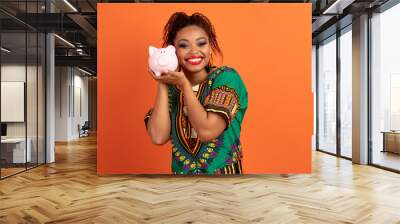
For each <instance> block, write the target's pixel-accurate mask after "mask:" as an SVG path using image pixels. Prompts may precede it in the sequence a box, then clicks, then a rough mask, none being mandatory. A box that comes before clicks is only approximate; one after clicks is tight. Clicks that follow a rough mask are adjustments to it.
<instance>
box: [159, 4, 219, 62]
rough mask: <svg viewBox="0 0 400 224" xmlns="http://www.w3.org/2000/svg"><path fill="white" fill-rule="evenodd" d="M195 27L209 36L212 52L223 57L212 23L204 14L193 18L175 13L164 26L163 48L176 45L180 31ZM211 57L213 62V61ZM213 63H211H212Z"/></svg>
mask: <svg viewBox="0 0 400 224" xmlns="http://www.w3.org/2000/svg"><path fill="white" fill-rule="evenodd" d="M190 25H195V26H198V27H200V28H202V29H203V30H204V31H205V32H206V33H207V35H208V39H209V41H210V45H211V50H212V51H213V52H214V53H218V54H219V55H220V56H222V51H221V48H220V47H219V45H218V41H217V35H216V34H215V30H214V26H213V25H212V24H211V21H210V20H209V19H208V18H207V17H206V16H205V15H203V14H201V13H199V12H196V13H193V14H192V15H191V16H189V15H187V14H186V13H184V12H175V13H174V14H172V16H171V17H170V18H169V20H168V22H167V24H165V26H164V36H163V42H164V43H163V47H166V46H167V45H174V39H175V37H176V34H177V33H178V31H179V30H181V29H182V28H184V27H186V26H190ZM212 59H213V58H212V56H211V61H212ZM210 63H211V62H210Z"/></svg>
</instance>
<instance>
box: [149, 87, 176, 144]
mask: <svg viewBox="0 0 400 224" xmlns="http://www.w3.org/2000/svg"><path fill="white" fill-rule="evenodd" d="M168 100H169V99H168V86H167V84H164V83H161V82H158V88H157V96H156V101H155V103H154V107H153V112H152V114H151V116H150V118H149V120H148V122H147V133H148V134H149V136H150V138H151V141H152V142H153V143H154V144H156V145H163V144H165V143H166V142H167V141H168V140H169V138H170V133H171V121H170V116H169V102H168Z"/></svg>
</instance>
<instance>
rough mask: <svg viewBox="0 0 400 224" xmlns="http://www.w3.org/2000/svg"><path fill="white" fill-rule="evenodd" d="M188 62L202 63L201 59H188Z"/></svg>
mask: <svg viewBox="0 0 400 224" xmlns="http://www.w3.org/2000/svg"><path fill="white" fill-rule="evenodd" d="M188 61H189V62H199V61H201V58H191V59H188Z"/></svg>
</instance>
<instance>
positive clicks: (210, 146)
mask: <svg viewBox="0 0 400 224" xmlns="http://www.w3.org/2000/svg"><path fill="white" fill-rule="evenodd" d="M192 89H193V91H194V92H195V94H196V96H197V98H198V100H199V101H200V102H201V103H202V105H203V106H204V108H205V110H206V111H208V112H214V113H218V114H220V115H221V116H222V117H223V118H224V119H225V121H226V124H227V127H226V129H225V130H224V131H223V133H222V134H221V135H220V136H218V137H217V138H216V139H214V140H212V141H210V142H205V143H202V142H200V140H199V138H198V137H197V134H196V131H195V130H194V128H193V127H191V125H190V122H189V118H188V116H187V111H186V107H185V105H184V100H183V97H184V96H183V94H182V92H181V91H180V90H179V89H178V88H176V87H175V86H169V90H168V91H169V105H170V117H171V142H172V173H173V174H242V172H243V170H242V163H241V160H242V146H241V144H240V130H241V124H242V121H243V118H244V115H245V113H246V110H247V90H246V87H245V85H244V83H243V81H242V79H241V78H240V76H239V74H238V73H237V72H236V71H235V70H234V69H233V68H230V67H227V66H223V67H219V68H217V69H214V70H213V71H212V72H210V74H209V76H208V78H207V79H206V80H205V81H204V82H202V83H200V84H198V85H196V86H194V87H193V88H192ZM150 116H151V110H150V111H149V113H147V114H146V116H145V122H146V123H147V120H148V118H149V117H150Z"/></svg>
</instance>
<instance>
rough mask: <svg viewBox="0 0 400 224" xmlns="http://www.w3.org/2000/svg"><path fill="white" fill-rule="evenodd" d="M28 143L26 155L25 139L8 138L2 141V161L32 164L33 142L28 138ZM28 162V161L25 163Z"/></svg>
mask: <svg viewBox="0 0 400 224" xmlns="http://www.w3.org/2000/svg"><path fill="white" fill-rule="evenodd" d="M26 142H27V143H28V144H27V146H28V147H26V154H25V138H6V139H1V157H2V158H1V159H3V160H5V162H6V163H26V162H31V160H32V154H31V145H32V140H31V139H30V138H27V140H26ZM25 160H26V161H25Z"/></svg>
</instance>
